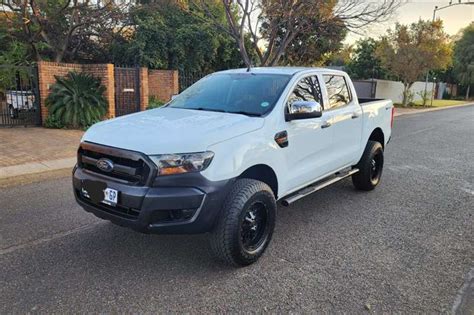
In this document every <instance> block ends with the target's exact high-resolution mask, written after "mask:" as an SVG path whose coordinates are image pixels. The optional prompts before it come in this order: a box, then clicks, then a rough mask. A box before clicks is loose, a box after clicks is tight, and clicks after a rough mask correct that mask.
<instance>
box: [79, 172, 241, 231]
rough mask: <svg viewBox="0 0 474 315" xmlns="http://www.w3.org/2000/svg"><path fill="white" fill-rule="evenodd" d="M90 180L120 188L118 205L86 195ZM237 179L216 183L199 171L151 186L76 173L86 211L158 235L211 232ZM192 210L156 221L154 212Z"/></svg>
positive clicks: (162, 179) (81, 202)
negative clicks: (179, 216)
mask: <svg viewBox="0 0 474 315" xmlns="http://www.w3.org/2000/svg"><path fill="white" fill-rule="evenodd" d="M86 179H88V180H97V181H102V182H105V183H107V187H109V188H113V189H116V190H118V191H119V200H118V205H117V207H111V206H106V205H104V204H94V203H93V202H92V201H90V200H87V199H86V198H85V197H84V196H82V194H81V189H82V182H83V181H84V180H86ZM233 182H234V179H230V180H224V181H217V182H213V181H209V180H207V179H206V178H205V177H204V176H202V175H201V174H199V173H190V174H181V175H172V176H166V177H165V176H163V177H159V178H156V179H155V180H154V182H153V185H152V186H151V187H148V186H133V185H132V186H131V185H126V184H123V183H119V182H117V181H112V180H107V179H105V178H104V177H103V176H95V175H94V174H93V173H91V172H88V171H86V170H84V169H82V168H80V167H77V168H76V169H75V171H74V173H73V187H74V192H75V197H76V200H77V202H78V203H79V205H81V206H82V207H83V208H84V209H85V210H86V211H88V212H91V213H93V214H94V215H96V216H97V217H99V218H101V219H105V220H109V221H111V222H112V223H115V224H117V225H120V226H125V227H129V228H132V229H134V230H136V231H139V232H143V233H156V234H195V233H205V232H209V231H211V230H212V228H213V226H214V223H215V221H216V219H217V216H218V214H219V212H220V209H221V208H222V204H223V202H224V199H225V197H226V195H227V192H228V190H229V189H230V187H231V186H232V184H233ZM123 209H125V210H123ZM127 209H132V210H133V211H132V212H133V214H137V215H134V216H130V215H128V214H125V215H124V212H126V211H127ZM189 209H190V210H192V211H195V213H194V215H193V216H192V217H191V218H189V219H187V220H177V221H175V222H173V221H171V222H170V221H166V222H160V221H158V222H156V221H155V222H154V218H155V216H154V213H155V212H157V211H175V210H177V211H180V210H189ZM115 210H120V211H115ZM122 210H123V211H122Z"/></svg>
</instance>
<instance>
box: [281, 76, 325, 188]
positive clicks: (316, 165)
mask: <svg viewBox="0 0 474 315" xmlns="http://www.w3.org/2000/svg"><path fill="white" fill-rule="evenodd" d="M298 100H301V101H316V102H318V103H320V104H322V101H323V100H322V93H321V87H320V84H319V80H318V77H317V76H316V75H313V76H308V77H305V78H303V79H301V80H300V81H299V82H298V83H297V85H296V86H295V88H294V89H293V92H292V93H291V94H290V96H289V98H288V101H287V108H288V106H289V105H291V103H293V102H295V101H298ZM331 119H332V114H331V113H327V112H323V115H322V117H319V118H311V119H299V120H292V121H289V122H287V123H286V130H287V132H288V146H289V147H290V150H284V151H285V154H286V156H285V158H286V168H287V174H286V175H287V176H286V178H287V183H288V187H287V188H288V190H289V191H293V190H295V189H298V188H301V187H303V186H305V185H307V184H310V183H311V182H313V181H315V180H316V179H318V178H320V177H321V176H323V175H326V174H327V173H329V172H330V171H331V168H332V166H331V161H330V160H329V158H328V154H327V152H328V151H329V150H330V148H331V144H332V139H333V131H332V128H326V125H327V124H326V122H330V121H331Z"/></svg>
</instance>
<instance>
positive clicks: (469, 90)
mask: <svg viewBox="0 0 474 315" xmlns="http://www.w3.org/2000/svg"><path fill="white" fill-rule="evenodd" d="M470 92H471V85H470V84H469V85H468V86H467V91H466V101H467V100H469V94H470Z"/></svg>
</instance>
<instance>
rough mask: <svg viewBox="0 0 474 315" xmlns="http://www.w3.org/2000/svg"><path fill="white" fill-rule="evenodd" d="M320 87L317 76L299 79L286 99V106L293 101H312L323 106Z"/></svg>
mask: <svg viewBox="0 0 474 315" xmlns="http://www.w3.org/2000/svg"><path fill="white" fill-rule="evenodd" d="M322 99H323V97H322V94H321V87H320V85H319V81H318V77H317V76H309V77H306V78H303V79H301V80H300V81H299V82H298V84H297V85H296V87H295V89H294V90H293V92H291V94H290V97H289V98H288V106H291V104H293V102H295V101H312V102H318V103H319V104H321V105H322V104H323V102H322Z"/></svg>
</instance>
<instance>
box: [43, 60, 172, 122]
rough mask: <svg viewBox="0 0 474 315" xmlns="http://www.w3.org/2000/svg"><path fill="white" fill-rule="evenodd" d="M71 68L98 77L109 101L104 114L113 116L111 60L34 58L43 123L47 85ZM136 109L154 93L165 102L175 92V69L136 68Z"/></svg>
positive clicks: (44, 119) (113, 85) (113, 87)
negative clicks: (88, 61)
mask: <svg viewBox="0 0 474 315" xmlns="http://www.w3.org/2000/svg"><path fill="white" fill-rule="evenodd" d="M71 71H77V72H84V73H88V74H91V75H92V76H94V77H96V78H99V79H100V80H101V83H102V84H103V85H104V86H105V89H106V90H105V97H106V99H107V102H108V104H109V110H108V114H107V117H108V118H113V117H115V79H114V65H112V64H84V65H81V64H71V63H56V62H47V61H40V62H38V81H39V90H40V108H41V119H42V122H43V123H44V122H45V121H46V118H47V117H48V109H47V107H46V106H45V101H46V98H47V97H48V95H49V93H50V91H51V87H52V85H53V84H55V83H56V79H55V76H61V77H63V76H66V75H67V74H68V73H69V72H71ZM140 83H141V84H140V85H141V86H140V110H145V109H146V108H147V107H148V99H149V97H150V96H154V97H156V98H158V99H159V100H162V101H164V102H167V101H169V100H170V99H171V96H172V95H174V94H178V93H179V86H178V71H175V70H149V69H148V68H140Z"/></svg>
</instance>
